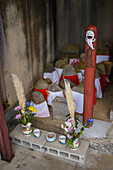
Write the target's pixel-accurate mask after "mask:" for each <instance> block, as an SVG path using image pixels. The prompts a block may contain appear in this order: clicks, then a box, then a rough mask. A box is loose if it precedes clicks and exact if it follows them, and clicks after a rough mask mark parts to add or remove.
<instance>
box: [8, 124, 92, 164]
mask: <svg viewBox="0 0 113 170" xmlns="http://www.w3.org/2000/svg"><path fill="white" fill-rule="evenodd" d="M33 129H35V128H33ZM47 133H48V131H45V130H41V135H40V137H39V138H35V137H34V136H33V134H31V136H29V137H26V136H24V135H23V133H22V127H21V125H20V124H19V125H17V126H16V128H15V129H14V130H13V131H12V132H11V133H10V138H11V141H12V142H13V143H15V144H18V145H21V146H24V147H27V148H31V149H34V150H36V151H40V152H43V153H45V154H49V155H52V156H57V157H60V158H64V159H68V160H71V161H75V162H80V163H84V162H85V159H86V155H87V150H88V147H89V142H88V141H85V140H79V143H80V145H79V148H78V149H77V150H74V151H73V150H71V149H70V148H67V147H66V144H65V145H62V144H60V143H59V141H58V139H59V136H60V134H56V140H55V141H54V142H51V143H50V142H47V141H46V134H47Z"/></svg>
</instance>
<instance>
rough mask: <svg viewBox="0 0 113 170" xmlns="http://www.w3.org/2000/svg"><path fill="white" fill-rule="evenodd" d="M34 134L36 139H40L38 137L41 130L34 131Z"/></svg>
mask: <svg viewBox="0 0 113 170" xmlns="http://www.w3.org/2000/svg"><path fill="white" fill-rule="evenodd" d="M33 134H34V137H35V138H38V137H39V136H40V129H35V130H34V131H33Z"/></svg>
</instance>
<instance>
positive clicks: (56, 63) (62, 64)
mask: <svg viewBox="0 0 113 170" xmlns="http://www.w3.org/2000/svg"><path fill="white" fill-rule="evenodd" d="M66 64H67V63H66V62H65V61H64V60H58V61H56V62H55V67H56V68H63V67H64V66H65V65H66Z"/></svg>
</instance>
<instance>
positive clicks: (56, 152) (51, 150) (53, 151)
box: [49, 149, 58, 155]
mask: <svg viewBox="0 0 113 170" xmlns="http://www.w3.org/2000/svg"><path fill="white" fill-rule="evenodd" d="M49 152H50V153H52V154H54V155H57V154H58V151H57V150H55V149H49Z"/></svg>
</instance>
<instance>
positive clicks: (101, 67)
mask: <svg viewBox="0 0 113 170" xmlns="http://www.w3.org/2000/svg"><path fill="white" fill-rule="evenodd" d="M96 68H97V70H98V72H99V73H100V74H105V73H106V69H105V65H104V64H103V63H98V64H96Z"/></svg>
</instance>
